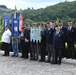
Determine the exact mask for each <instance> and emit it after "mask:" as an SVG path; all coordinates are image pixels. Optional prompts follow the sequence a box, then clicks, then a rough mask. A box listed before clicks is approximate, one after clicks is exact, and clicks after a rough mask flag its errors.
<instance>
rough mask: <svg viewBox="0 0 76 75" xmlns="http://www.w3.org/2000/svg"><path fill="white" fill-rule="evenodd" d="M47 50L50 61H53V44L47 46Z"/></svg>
mask: <svg viewBox="0 0 76 75" xmlns="http://www.w3.org/2000/svg"><path fill="white" fill-rule="evenodd" d="M46 48H47V51H48V61H51V57H52V52H53V45H52V44H46Z"/></svg>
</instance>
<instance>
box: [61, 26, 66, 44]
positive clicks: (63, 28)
mask: <svg viewBox="0 0 76 75" xmlns="http://www.w3.org/2000/svg"><path fill="white" fill-rule="evenodd" d="M60 30H61V31H62V32H63V33H64V36H65V39H64V43H65V41H66V27H64V26H62V28H61V29H60Z"/></svg>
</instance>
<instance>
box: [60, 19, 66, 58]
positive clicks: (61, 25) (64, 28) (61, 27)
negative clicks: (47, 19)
mask: <svg viewBox="0 0 76 75" xmlns="http://www.w3.org/2000/svg"><path fill="white" fill-rule="evenodd" d="M59 27H60V30H61V31H62V32H63V33H64V34H65V35H64V37H65V39H64V47H63V51H62V57H65V56H66V55H65V52H66V51H65V41H66V27H64V26H63V22H62V21H61V20H59Z"/></svg>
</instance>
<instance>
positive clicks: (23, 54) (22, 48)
mask: <svg viewBox="0 0 76 75" xmlns="http://www.w3.org/2000/svg"><path fill="white" fill-rule="evenodd" d="M21 53H22V57H25V42H24V41H21Z"/></svg>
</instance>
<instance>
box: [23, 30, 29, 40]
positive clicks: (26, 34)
mask: <svg viewBox="0 0 76 75" xmlns="http://www.w3.org/2000/svg"><path fill="white" fill-rule="evenodd" d="M24 38H25V39H27V40H29V41H30V31H29V30H28V29H26V30H25V31H24Z"/></svg>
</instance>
